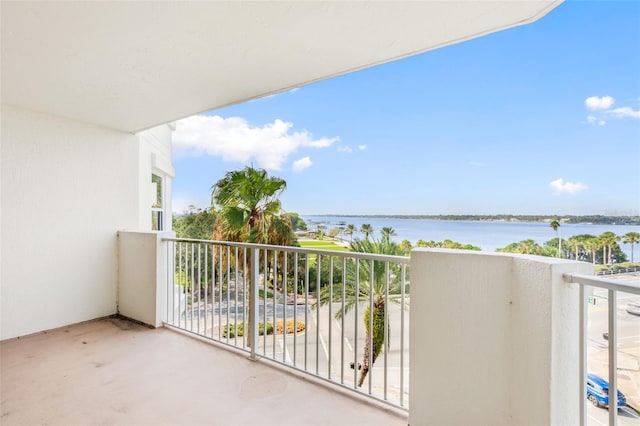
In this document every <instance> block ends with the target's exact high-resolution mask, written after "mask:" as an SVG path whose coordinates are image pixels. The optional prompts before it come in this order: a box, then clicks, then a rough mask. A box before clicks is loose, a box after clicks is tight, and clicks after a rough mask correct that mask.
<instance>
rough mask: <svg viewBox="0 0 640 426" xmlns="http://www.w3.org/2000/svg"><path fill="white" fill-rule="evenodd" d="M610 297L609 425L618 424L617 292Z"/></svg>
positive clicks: (610, 293) (611, 293)
mask: <svg viewBox="0 0 640 426" xmlns="http://www.w3.org/2000/svg"><path fill="white" fill-rule="evenodd" d="M608 293H609V294H608V296H609V339H608V341H609V425H613V426H615V425H617V424H618V332H617V328H618V327H617V325H618V315H617V309H616V308H617V307H616V305H617V303H616V291H615V290H611V289H610V290H608Z"/></svg>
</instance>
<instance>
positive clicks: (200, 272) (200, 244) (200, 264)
mask: <svg viewBox="0 0 640 426" xmlns="http://www.w3.org/2000/svg"><path fill="white" fill-rule="evenodd" d="M201 256H202V243H198V278H197V281H198V334H200V333H202V331H201V330H200V308H201V306H202V300H201V299H200V297H201V295H202V288H201V286H200V279H201V277H202V263H201V261H200V260H201Z"/></svg>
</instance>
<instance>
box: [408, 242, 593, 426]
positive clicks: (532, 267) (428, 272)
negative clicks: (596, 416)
mask: <svg viewBox="0 0 640 426" xmlns="http://www.w3.org/2000/svg"><path fill="white" fill-rule="evenodd" d="M569 271H571V272H578V273H586V274H588V273H592V266H591V265H590V264H585V263H581V262H574V261H568V260H559V259H554V258H546V257H536V256H523V255H508V254H499V253H483V252H470V251H461V250H429V249H417V250H413V251H412V253H411V279H412V280H411V330H410V338H411V349H410V350H411V357H410V360H411V361H410V403H409V406H410V407H411V408H410V412H409V422H410V424H412V425H445V424H446V425H468V424H474V425H511V424H517V425H537V424H573V423H575V421H576V419H577V418H578V417H577V415H578V412H577V410H578V408H577V404H576V401H577V399H578V398H579V390H578V365H577V362H578V361H577V360H578V323H579V317H578V291H577V286H575V285H568V284H565V283H563V282H562V273H564V272H569Z"/></svg>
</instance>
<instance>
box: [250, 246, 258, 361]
mask: <svg viewBox="0 0 640 426" xmlns="http://www.w3.org/2000/svg"><path fill="white" fill-rule="evenodd" d="M250 262H251V281H250V282H249V286H250V291H249V294H250V297H251V303H249V327H251V355H250V356H249V359H250V360H252V361H256V360H257V359H258V358H257V356H256V350H257V346H258V300H259V298H258V282H259V279H260V277H259V276H260V250H259V249H257V248H252V249H251V256H250Z"/></svg>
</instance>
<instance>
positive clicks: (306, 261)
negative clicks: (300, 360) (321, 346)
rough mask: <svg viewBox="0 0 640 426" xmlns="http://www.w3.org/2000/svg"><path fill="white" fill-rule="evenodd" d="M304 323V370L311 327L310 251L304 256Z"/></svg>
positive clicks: (305, 368)
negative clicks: (305, 328)
mask: <svg viewBox="0 0 640 426" xmlns="http://www.w3.org/2000/svg"><path fill="white" fill-rule="evenodd" d="M304 323H305V324H306V327H307V330H305V331H307V332H305V333H304V370H305V371H307V352H308V349H309V346H308V343H309V342H308V336H309V333H308V329H309V328H308V327H309V253H307V254H306V255H305V256H304Z"/></svg>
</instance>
